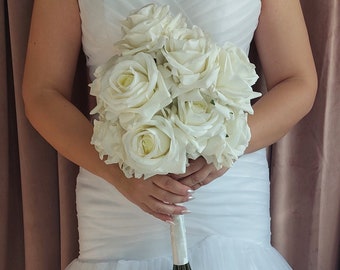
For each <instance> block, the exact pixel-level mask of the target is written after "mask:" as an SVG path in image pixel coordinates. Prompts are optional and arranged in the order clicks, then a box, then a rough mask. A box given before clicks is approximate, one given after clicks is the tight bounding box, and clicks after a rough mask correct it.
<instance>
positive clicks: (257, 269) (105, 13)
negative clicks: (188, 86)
mask: <svg viewBox="0 0 340 270" xmlns="http://www.w3.org/2000/svg"><path fill="white" fill-rule="evenodd" d="M78 2H79V7H80V11H81V19H82V32H83V48H84V51H85V53H86V55H87V63H88V66H89V68H90V76H91V77H92V78H93V76H92V74H91V72H93V71H94V69H95V68H96V67H97V66H98V65H100V64H103V63H104V62H105V61H107V60H108V59H109V58H110V57H111V56H112V55H113V54H115V53H117V51H116V49H115V47H114V43H115V42H117V41H118V40H119V38H120V37H121V34H120V24H119V22H120V21H121V20H122V19H124V18H125V17H126V16H127V15H128V14H129V13H130V12H131V11H133V10H136V9H138V8H140V7H142V6H144V5H146V4H148V3H150V2H156V3H159V4H168V5H170V8H171V10H172V11H173V12H174V13H177V12H182V13H183V14H184V15H185V16H186V17H187V19H188V22H189V23H190V24H196V25H199V26H200V27H202V28H203V29H204V30H205V31H206V32H208V33H210V35H211V36H212V38H213V39H214V40H215V41H217V42H218V43H219V44H221V45H222V44H223V43H224V42H227V41H228V42H232V43H234V44H236V45H238V46H239V47H240V48H241V49H242V50H244V51H245V52H248V50H249V44H250V42H251V40H252V38H253V34H254V31H255V29H256V26H257V23H258V16H259V13H260V9H261V2H260V0H209V1H205V0H157V1H148V0H129V1H127V0H99V1H94V0H79V1H78ZM76 192H77V213H78V224H79V228H78V229H79V247H80V250H79V257H78V258H77V259H75V260H74V261H73V262H72V263H71V264H70V265H69V266H68V267H67V268H66V269H67V270H168V269H172V264H173V261H172V255H171V241H170V228H169V224H166V223H164V222H162V221H160V220H157V219H155V218H154V217H152V216H150V215H148V214H146V213H145V212H143V211H142V210H141V209H139V208H138V207H137V206H136V205H134V204H132V203H131V202H130V201H128V200H127V199H126V198H125V197H124V196H123V195H121V194H120V193H119V192H118V191H117V190H116V189H115V187H114V186H112V185H110V184H109V183H108V182H106V181H105V180H103V179H101V178H99V177H97V176H95V175H93V174H92V173H90V172H88V171H86V170H85V169H82V168H81V169H80V172H79V175H78V179H77V190H76ZM269 195H270V194H269V171H268V165H267V160H266V152H265V149H262V150H259V151H257V152H254V153H252V154H247V155H244V156H242V157H241V158H240V159H239V160H238V161H237V162H236V163H235V164H234V166H233V167H232V168H231V169H229V170H228V171H227V173H226V174H225V175H224V176H222V177H220V178H219V179H216V180H215V181H213V182H212V183H210V184H208V185H206V186H203V187H201V188H200V189H199V190H197V191H196V193H195V199H194V200H192V201H190V202H188V203H186V204H185V205H186V206H187V208H188V209H189V210H191V211H192V213H190V214H188V215H185V224H186V232H187V241H188V243H187V244H188V256H189V262H190V265H191V266H192V269H193V270H210V269H214V270H289V269H291V268H290V267H289V265H288V264H287V262H286V261H285V260H284V258H283V257H282V256H281V255H280V254H279V253H278V252H277V251H276V250H275V249H274V248H273V247H272V246H271V244H270V237H271V235H270V214H269V197H270V196H269Z"/></svg>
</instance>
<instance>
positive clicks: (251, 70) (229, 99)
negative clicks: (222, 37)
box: [211, 43, 261, 113]
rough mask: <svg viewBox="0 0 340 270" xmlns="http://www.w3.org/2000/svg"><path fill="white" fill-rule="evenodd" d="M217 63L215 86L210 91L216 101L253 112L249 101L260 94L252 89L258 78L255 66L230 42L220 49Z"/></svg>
mask: <svg viewBox="0 0 340 270" xmlns="http://www.w3.org/2000/svg"><path fill="white" fill-rule="evenodd" d="M219 65H220V72H219V74H218V79H217V83H216V88H215V89H213V92H212V93H211V94H212V95H213V96H215V97H216V102H217V103H220V104H222V105H229V106H233V107H235V108H236V109H242V110H243V111H246V112H248V113H253V109H252V107H251V103H250V101H251V99H253V98H257V97H259V96H261V94H260V93H257V92H254V91H253V90H252V85H253V84H254V83H255V82H256V80H257V79H258V75H257V74H256V72H255V66H254V65H253V64H252V63H250V62H249V59H248V57H247V56H246V55H245V53H244V52H243V51H242V50H241V49H240V48H238V47H236V46H233V45H232V44H230V43H227V44H226V45H225V46H224V48H223V49H222V50H221V51H220V53H219Z"/></svg>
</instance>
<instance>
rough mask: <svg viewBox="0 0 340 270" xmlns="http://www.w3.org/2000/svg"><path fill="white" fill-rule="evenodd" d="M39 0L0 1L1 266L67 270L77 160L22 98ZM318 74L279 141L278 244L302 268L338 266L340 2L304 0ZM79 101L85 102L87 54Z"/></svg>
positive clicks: (275, 160)
mask: <svg viewBox="0 0 340 270" xmlns="http://www.w3.org/2000/svg"><path fill="white" fill-rule="evenodd" d="M32 3H33V1H32V0H7V1H6V0H0V91H1V95H0V270H23V269H26V270H46V269H49V270H61V269H64V267H65V266H66V265H67V263H68V262H70V261H71V260H72V259H73V258H74V257H76V256H77V248H78V243H77V221H76V213H75V194H74V188H75V176H76V174H77V167H76V166H74V165H73V164H71V163H70V162H68V161H67V160H65V159H64V158H62V157H60V156H58V155H57V153H56V152H55V151H54V150H53V149H52V148H51V147H50V146H49V145H48V144H47V143H46V142H45V141H44V140H43V139H42V138H41V137H40V136H39V135H38V134H37V133H36V132H35V131H34V129H33V128H32V127H31V126H30V124H29V123H28V122H27V120H26V118H25V116H24V111H23V103H22V100H21V82H22V74H23V65H24V58H25V51H26V44H27V37H28V31H29V21H30V15H31V10H32ZM301 3H302V5H303V9H304V13H305V17H306V21H307V25H308V28H309V32H310V38H311V43H312V47H313V52H314V56H315V61H316V65H317V69H318V74H319V91H318V95H317V99H316V103H315V106H314V108H313V110H312V111H311V113H310V114H309V115H308V116H306V117H305V119H303V120H302V121H301V122H300V123H299V124H298V125H297V126H296V127H295V128H294V129H293V130H292V131H291V132H290V133H289V134H288V135H287V136H285V137H284V138H283V139H282V140H281V141H280V142H278V143H277V144H275V145H274V146H273V147H272V151H271V174H272V208H271V209H272V232H273V244H274V245H275V247H277V249H279V250H280V252H281V253H282V254H283V255H284V256H285V257H286V258H287V260H288V261H289V263H290V264H291V265H292V266H293V268H294V269H295V270H337V269H339V267H340V262H339V251H340V247H339V245H340V149H338V146H337V143H338V140H339V136H340V122H339V120H338V117H339V116H340V26H339V23H340V6H339V2H338V0H301ZM79 59H80V60H79V68H78V74H77V75H76V79H75V93H76V94H75V97H74V102H75V103H76V104H77V105H79V106H80V108H86V80H85V79H84V78H85V76H86V75H85V68H84V57H83V55H81V56H80V58H79Z"/></svg>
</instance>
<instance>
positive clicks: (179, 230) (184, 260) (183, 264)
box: [170, 215, 191, 270]
mask: <svg viewBox="0 0 340 270" xmlns="http://www.w3.org/2000/svg"><path fill="white" fill-rule="evenodd" d="M170 235H171V246H172V257H173V264H174V265H173V270H191V267H190V264H189V260H188V249H187V239H186V231H185V225H184V216H183V215H175V216H174V224H171V225H170Z"/></svg>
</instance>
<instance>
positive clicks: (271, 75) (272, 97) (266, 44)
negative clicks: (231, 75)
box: [247, 0, 317, 152]
mask: <svg viewBox="0 0 340 270" xmlns="http://www.w3.org/2000/svg"><path fill="white" fill-rule="evenodd" d="M255 42H256V47H257V50H258V54H259V58H260V61H261V64H262V67H263V71H264V75H265V79H266V83H267V88H268V90H269V91H268V93H267V94H266V95H264V96H263V97H262V98H261V99H260V100H259V101H258V102H257V103H256V104H255V105H254V111H255V114H254V115H252V116H250V117H249V125H250V128H251V133H252V139H251V142H250V145H249V147H248V149H247V152H252V151H255V150H257V149H260V148H262V147H266V146H268V145H270V144H272V143H274V142H276V141H277V140H279V139H280V138H281V137H282V136H283V135H285V134H286V133H287V132H288V131H289V130H290V128H291V127H292V126H294V125H295V124H296V123H297V122H298V121H299V120H300V119H301V118H302V117H304V116H305V115H306V114H307V113H308V112H309V111H310V109H311V108H312V105H313V102H314V98H315V94H316V89H317V76H316V71H315V65H314V60H313V56H312V52H311V48H310V44H309V38H308V33H307V30H306V26H305V22H304V18H303V14H302V11H301V7H300V3H299V0H262V11H261V16H260V20H259V25H258V28H257V30H256V33H255Z"/></svg>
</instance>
